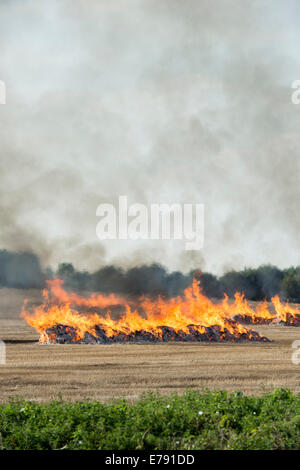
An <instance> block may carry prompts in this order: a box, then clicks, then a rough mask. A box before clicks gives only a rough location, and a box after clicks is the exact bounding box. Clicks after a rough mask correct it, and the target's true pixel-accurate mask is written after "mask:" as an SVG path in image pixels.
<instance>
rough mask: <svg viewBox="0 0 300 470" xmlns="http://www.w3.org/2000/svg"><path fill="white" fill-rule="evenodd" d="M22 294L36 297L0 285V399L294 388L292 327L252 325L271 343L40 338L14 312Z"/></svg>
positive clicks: (298, 335)
mask: <svg viewBox="0 0 300 470" xmlns="http://www.w3.org/2000/svg"><path fill="white" fill-rule="evenodd" d="M25 297H26V298H29V299H30V300H31V301H36V302H39V300H40V292H37V291H33V290H32V291H22V290H16V289H1V290H0V339H1V340H4V341H5V342H6V364H5V365H0V401H2V402H6V401H8V400H9V398H10V397H14V396H19V397H22V398H25V399H32V400H37V401H48V400H51V399H55V398H58V397H59V396H61V397H62V398H64V399H71V400H82V399H85V398H91V399H99V400H107V399H109V398H111V397H119V396H124V397H127V398H128V399H133V400H134V399H136V398H138V396H139V395H140V394H141V393H142V392H145V391H147V390H154V391H157V390H159V391H160V392H162V393H171V392H175V391H176V392H183V391H184V390H185V389H186V388H196V389H201V388H204V387H208V388H210V389H226V390H242V391H244V392H245V393H248V394H260V393H263V392H264V391H269V390H272V389H273V388H274V387H289V388H290V389H291V390H293V391H298V392H300V380H299V377H300V365H298V366H297V365H294V364H293V363H292V361H291V356H292V352H293V349H292V347H291V345H292V342H293V341H294V340H300V328H294V327H283V326H263V327H262V326H261V327H256V328H255V329H256V330H257V331H259V332H260V333H261V334H264V335H265V336H267V337H268V338H269V339H271V340H272V342H271V343H235V344H229V343H198V344H197V343H192V344H184V343H182V344H180V343H177V344H176V343H173V344H172V343H169V344H153V345H152V344H145V345H141V344H131V345H129V344H126V345H120V344H119V345H107V346H101V345H97V346H96V345H52V346H50V345H40V344H38V343H37V342H36V340H37V339H38V334H37V333H36V332H35V331H34V330H33V329H32V328H31V327H30V326H28V325H27V324H26V323H25V321H24V320H22V319H20V318H19V313H20V309H21V306H22V303H23V300H24V298H25Z"/></svg>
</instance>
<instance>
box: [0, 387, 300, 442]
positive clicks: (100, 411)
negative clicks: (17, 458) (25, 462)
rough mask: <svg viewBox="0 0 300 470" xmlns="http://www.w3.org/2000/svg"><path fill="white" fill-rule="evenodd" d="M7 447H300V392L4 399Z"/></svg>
mask: <svg viewBox="0 0 300 470" xmlns="http://www.w3.org/2000/svg"><path fill="white" fill-rule="evenodd" d="M0 432H1V436H0V446H1V448H2V449H62V448H63V449H114V450H117V449H118V450H122V449H130V450H132V449H151V450H154V449H157V450H163V449H297V448H300V394H298V395H294V394H293V393H292V392H290V391H289V390H285V389H278V390H275V391H274V392H272V393H270V394H265V395H263V396H260V397H251V396H244V395H243V394H242V393H241V392H231V393H227V392H225V391H217V392H209V391H205V392H203V393H200V392H197V391H187V392H186V393H185V394H184V395H183V396H178V395H176V394H174V395H171V396H162V395H158V394H147V395H145V396H143V397H142V398H141V399H140V400H139V401H138V402H136V403H133V404H132V403H128V402H126V401H125V400H117V401H114V402H111V403H108V404H103V403H99V402H91V401H90V402H89V401H88V402H84V403H83V402H76V403H66V402H63V401H53V402H51V403H48V404H38V403H34V402H25V401H18V400H14V401H11V402H10V403H9V404H2V405H0Z"/></svg>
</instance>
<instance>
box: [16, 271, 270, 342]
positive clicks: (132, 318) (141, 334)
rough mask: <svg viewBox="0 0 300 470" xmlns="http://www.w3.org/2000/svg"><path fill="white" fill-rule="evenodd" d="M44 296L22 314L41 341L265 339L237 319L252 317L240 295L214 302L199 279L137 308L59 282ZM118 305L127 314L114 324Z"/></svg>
mask: <svg viewBox="0 0 300 470" xmlns="http://www.w3.org/2000/svg"><path fill="white" fill-rule="evenodd" d="M43 298H44V301H43V303H42V304H41V305H39V306H37V307H35V308H34V309H33V311H32V309H30V308H28V303H27V302H26V303H25V304H24V306H23V309H22V313H21V315H22V317H23V318H25V320H26V321H27V323H28V324H29V325H31V326H33V327H34V328H35V329H36V330H37V331H38V332H39V333H40V341H41V342H50V343H55V342H91V343H93V342H96V343H99V342H100V343H106V342H124V341H207V340H211V341H226V340H227V341H240V340H252V341H253V340H259V341H266V340H267V339H266V338H264V337H262V336H260V335H259V334H258V333H256V332H255V331H253V330H251V329H249V328H247V327H245V326H244V325H242V324H240V323H239V322H237V321H236V320H235V319H234V317H235V316H236V315H237V314H242V315H247V316H251V315H252V309H251V307H250V306H249V305H248V304H247V301H246V300H245V299H244V297H243V295H241V294H237V295H236V298H235V301H234V303H233V304H229V302H228V298H227V297H224V300H223V301H222V302H221V303H219V304H215V303H213V302H212V301H211V300H209V299H208V298H207V297H206V296H205V295H203V293H202V292H201V288H200V282H199V281H198V280H196V279H194V280H193V283H192V285H191V286H190V287H188V288H187V289H185V291H184V294H183V295H182V296H177V297H174V298H170V299H164V298H161V297H158V298H157V299H155V300H153V299H150V298H148V297H142V298H140V299H139V300H138V302H137V305H136V306H135V307H133V306H132V305H131V304H129V303H128V301H127V300H126V299H125V298H123V297H121V296H115V295H114V294H109V295H102V294H97V295H96V294H92V295H91V296H90V297H88V298H85V297H82V296H79V295H78V294H76V293H74V292H67V291H66V290H65V289H64V288H63V281H62V280H60V279H56V280H54V281H47V288H46V289H45V290H44V291H43ZM117 305H118V306H120V308H122V309H123V314H122V315H121V317H120V318H119V319H118V320H114V319H113V318H112V317H111V311H110V309H111V307H112V306H117ZM99 309H101V310H103V313H101V314H99V312H98V310H99Z"/></svg>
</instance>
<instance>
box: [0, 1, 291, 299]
mask: <svg viewBox="0 0 300 470" xmlns="http://www.w3.org/2000/svg"><path fill="white" fill-rule="evenodd" d="M298 10H299V5H298V3H297V2H296V1H295V0H288V1H286V2H284V3H283V2H281V1H279V0H272V1H271V0H260V1H256V0H254V1H253V0H251V1H250V0H226V1H225V0H216V1H214V2H211V1H209V0H201V1H199V0H191V1H189V2H182V1H179V0H164V1H159V0H142V1H140V0H139V1H138V0H130V1H126V2H125V1H124V0H120V1H118V2H109V1H107V0H103V1H101V2H96V1H94V0H76V1H75V2H74V1H71V0H46V1H44V2H40V1H39V0H27V1H26V2H20V1H18V0H10V1H6V0H5V1H2V2H1V5H0V48H1V61H0V78H1V80H4V81H5V82H6V87H7V104H6V105H5V106H0V120H1V126H0V143H1V157H2V172H1V175H0V184H1V188H2V189H1V194H0V196H1V202H0V207H1V210H0V226H1V230H0V246H2V247H4V248H7V249H8V250H18V251H20V250H21V251H24V250H25V251H34V252H35V253H37V255H38V256H39V257H40V259H41V262H42V265H43V266H46V265H51V266H53V267H55V266H56V265H57V264H58V263H59V262H61V260H66V261H68V262H72V263H75V264H76V266H80V269H82V270H84V269H88V270H96V269H97V268H98V266H99V265H106V264H115V265H118V266H121V267H122V268H123V269H126V270H127V269H130V268H132V267H133V266H136V265H143V264H151V263H162V264H164V265H165V266H167V267H168V268H169V269H170V270H175V271H176V270H182V271H184V272H187V273H188V272H189V271H190V270H192V269H194V268H196V267H197V268H200V269H202V270H207V271H211V272H215V273H222V272H223V271H226V270H231V269H241V268H243V267H244V266H259V265H260V264H264V263H270V262H271V263H272V264H276V265H278V266H279V267H280V268H283V267H286V266H288V265H296V264H298V263H300V249H299V248H300V246H299V237H298V234H299V229H300V214H299V211H298V201H299V196H300V194H299V191H300V189H299V185H298V178H299V161H300V160H299V155H298V153H299V150H298V130H299V124H300V122H299V120H300V108H298V107H297V106H295V105H292V104H291V100H290V95H291V89H290V85H291V83H292V81H294V80H295V79H297V78H299V76H298V74H299V65H300V64H299V55H298V51H297V44H298V39H299V30H298V25H297V22H296V18H297V17H298V14H299V11H298ZM120 194H125V195H127V196H128V198H129V202H130V203H134V202H140V203H145V204H150V203H176V202H179V203H186V202H191V203H204V204H205V242H204V248H203V250H201V252H199V253H198V252H197V253H189V252H186V251H185V250H184V242H181V241H174V242H167V241H138V242H133V241H127V240H124V241H118V240H117V241H107V242H100V241H99V240H98V239H97V238H96V233H95V229H96V224H97V222H98V220H97V218H96V216H95V213H96V208H97V206H98V205H99V204H100V203H103V202H110V203H115V204H117V200H118V196H119V195H120ZM132 276H133V278H134V276H135V275H134V274H132ZM157 276H158V279H160V282H162V279H161V277H160V276H161V274H159V273H158V274H157ZM134 279H135V278H134ZM135 282H137V284H136V285H137V286H138V285H139V284H138V279H136V281H135ZM137 290H139V288H138V287H137Z"/></svg>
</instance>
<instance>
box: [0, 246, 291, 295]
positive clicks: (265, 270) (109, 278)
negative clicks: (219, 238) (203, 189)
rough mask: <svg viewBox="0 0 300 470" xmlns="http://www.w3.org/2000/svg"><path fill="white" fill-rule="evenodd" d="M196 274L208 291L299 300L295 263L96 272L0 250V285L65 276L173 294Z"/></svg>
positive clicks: (105, 286) (134, 291) (125, 290)
mask: <svg viewBox="0 0 300 470" xmlns="http://www.w3.org/2000/svg"><path fill="white" fill-rule="evenodd" d="M195 276H196V277H197V278H199V279H200V282H201V287H202V291H203V293H204V294H205V295H207V296H208V297H215V298H222V297H223V295H224V293H226V294H227V295H228V296H229V297H233V295H234V293H235V292H236V291H239V292H243V293H244V294H245V297H246V298H247V299H249V300H264V299H267V300H270V298H271V297H272V296H274V295H275V294H279V295H280V296H281V298H283V299H288V300H290V301H294V302H300V266H296V267H290V268H287V269H279V268H277V267H276V266H272V265H262V266H259V267H258V268H244V269H243V270H240V271H235V270H231V271H229V272H226V273H225V274H223V275H221V276H216V275H214V274H211V273H208V272H200V270H192V271H190V272H189V273H187V274H183V273H181V272H179V271H175V272H169V271H167V270H166V269H165V268H164V267H163V266H161V265H159V264H152V265H142V266H136V267H133V268H130V269H122V268H120V267H117V266H113V265H111V266H102V267H100V268H99V269H98V270H96V271H95V272H92V273H90V272H88V271H78V270H76V269H75V267H74V266H73V265H72V264H71V263H61V264H59V266H58V267H57V269H56V270H51V269H49V268H48V269H46V270H43V269H42V268H41V264H40V261H39V258H38V257H37V256H36V255H35V254H34V253H28V252H22V253H17V252H11V251H7V250H0V287H15V288H23V289H27V288H42V287H44V285H45V280H46V279H53V278H55V277H59V278H61V279H64V281H65V285H66V287H67V288H70V289H75V290H85V291H99V292H104V293H108V292H113V293H119V294H124V295H132V296H140V295H143V294H145V295H150V296H154V295H163V296H174V295H180V294H182V293H183V291H184V289H185V288H186V287H188V286H189V285H190V284H191V282H192V279H193V277H195Z"/></svg>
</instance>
